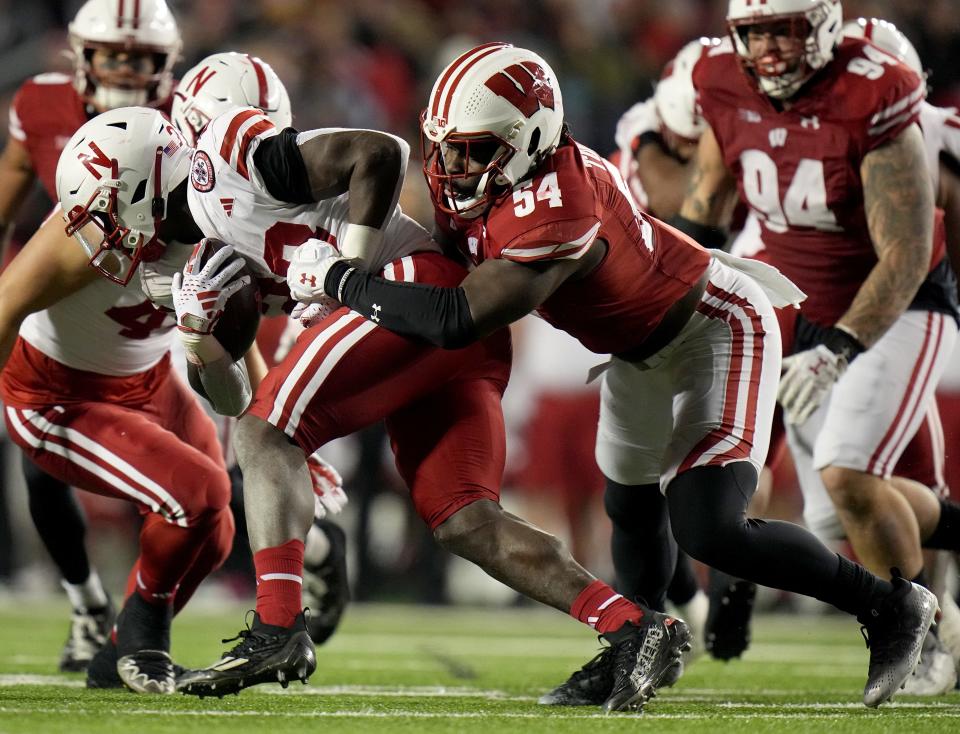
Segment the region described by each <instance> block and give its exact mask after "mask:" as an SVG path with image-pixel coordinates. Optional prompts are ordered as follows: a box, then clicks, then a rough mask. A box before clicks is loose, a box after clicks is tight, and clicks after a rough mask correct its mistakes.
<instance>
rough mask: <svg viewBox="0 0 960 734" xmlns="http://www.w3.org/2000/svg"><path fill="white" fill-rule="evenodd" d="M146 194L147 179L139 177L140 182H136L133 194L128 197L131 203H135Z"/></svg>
mask: <svg viewBox="0 0 960 734" xmlns="http://www.w3.org/2000/svg"><path fill="white" fill-rule="evenodd" d="M146 194H147V179H145V178H142V179H140V183H138V184H137V188H136V189H134V191H133V196H132V197H131V198H130V203H131V204H136V203H137V202H138V201H140V200H141V199H142V198H143V197H144V196H146Z"/></svg>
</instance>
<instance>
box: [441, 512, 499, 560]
mask: <svg viewBox="0 0 960 734" xmlns="http://www.w3.org/2000/svg"><path fill="white" fill-rule="evenodd" d="M503 517H504V512H503V508H502V507H500V505H499V504H497V503H496V502H493V501H492V500H487V499H481V500H477V501H476V502H471V503H470V504H468V505H466V506H464V507H461V508H460V509H459V510H457V511H456V512H455V513H453V514H452V515H450V517H448V518H447V519H446V520H444V521H443V522H442V523H440V525H438V526H437V527H435V528H434V529H433V537H434V540H436V541H437V543H438V544H439V545H440V546H441V547H442V548H444V549H445V550H448V551H450V552H451V553H454V554H456V555H464V554H468V555H472V554H473V553H475V552H476V551H477V550H478V549H480V548H481V547H482V546H483V545H485V544H487V540H488V538H489V536H490V532H491V531H493V532H495V528H496V527H497V525H499V523H500V522H501V521H502V520H503ZM491 550H492V549H491Z"/></svg>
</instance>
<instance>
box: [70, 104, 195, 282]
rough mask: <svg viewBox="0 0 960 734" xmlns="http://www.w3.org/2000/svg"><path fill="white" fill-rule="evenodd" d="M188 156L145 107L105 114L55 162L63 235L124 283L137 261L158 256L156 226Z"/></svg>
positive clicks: (177, 137) (171, 130)
mask: <svg viewBox="0 0 960 734" xmlns="http://www.w3.org/2000/svg"><path fill="white" fill-rule="evenodd" d="M192 153H193V149H192V148H190V146H189V145H187V141H186V139H185V138H184V137H183V135H181V134H180V131H179V130H177V129H176V128H175V127H174V126H173V125H172V124H170V122H168V121H167V119H166V118H165V117H164V116H163V115H162V114H161V113H160V112H159V111H157V110H152V109H149V108H146V107H120V108H118V109H115V110H110V111H108V112H104V113H103V114H102V115H98V116H97V117H94V118H93V119H92V120H90V121H89V122H87V123H85V124H84V125H82V126H81V127H80V129H79V130H77V132H75V133H74V134H73V137H72V138H70V140H69V142H68V143H67V145H66V147H64V149H63V152H62V153H61V154H60V161H59V162H58V164H57V197H58V198H59V199H60V206H61V209H62V215H63V218H64V220H65V221H66V223H67V226H66V228H65V231H66V233H67V234H68V235H71V236H73V237H75V238H76V239H77V241H78V242H80V245H81V246H82V247H83V249H84V250H85V251H86V252H87V255H89V256H90V264H91V265H92V266H93V267H95V268H96V269H97V270H99V271H100V272H101V273H102V274H103V275H104V276H106V277H107V278H109V279H110V280H112V281H114V282H116V283H119V284H121V285H126V284H127V283H129V282H130V278H131V277H133V273H134V271H135V270H136V268H137V265H138V264H139V263H140V261H141V260H154V259H156V258H158V257H160V256H161V255H162V253H163V243H162V242H160V241H159V239H158V235H157V233H158V230H159V228H160V222H162V221H163V219H164V218H165V217H166V215H167V199H168V197H169V195H170V192H171V191H172V190H173V189H175V188H176V187H177V186H178V185H179V184H180V183H181V182H183V181H184V180H185V179H186V178H187V175H188V174H189V172H190V157H191V154H192Z"/></svg>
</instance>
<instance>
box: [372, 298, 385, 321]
mask: <svg viewBox="0 0 960 734" xmlns="http://www.w3.org/2000/svg"><path fill="white" fill-rule="evenodd" d="M382 310H383V309H382V308H381V307H380V304H377V303H374V304H373V316H371V317H370V320H371V321H376V322H377V323H380V312H381V311H382Z"/></svg>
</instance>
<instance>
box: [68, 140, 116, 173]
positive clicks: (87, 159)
mask: <svg viewBox="0 0 960 734" xmlns="http://www.w3.org/2000/svg"><path fill="white" fill-rule="evenodd" d="M89 147H90V150H92V151H93V153H92V154H91V153H80V154H78V155H77V160H78V161H80V162H81V163H82V164H83V167H84V168H86V169H87V170H88V171H90V173H92V174H93V177H94V178H96V179H97V180H98V181H99V180H100V179H101V178H103V176H101V175H100V171H98V170H97V168H106V169H107V170H108V171H109V170H110V169H111V168H112V167H113V161H112V160H110V157H109V156H108V155H107V154H106V153H104V152H103V151H102V150H100V146H99V145H97V144H96V143H95V142H93V141H92V140H91V141H90V143H89Z"/></svg>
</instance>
